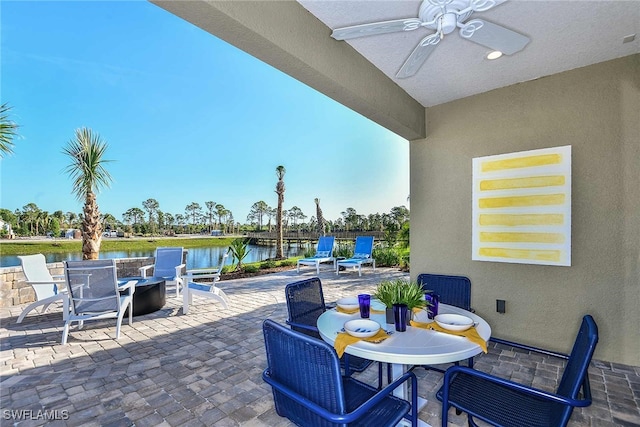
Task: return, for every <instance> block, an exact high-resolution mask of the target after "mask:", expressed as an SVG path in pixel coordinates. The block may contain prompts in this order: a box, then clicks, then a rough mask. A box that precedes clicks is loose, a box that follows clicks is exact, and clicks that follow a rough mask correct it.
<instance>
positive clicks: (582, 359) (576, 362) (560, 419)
mask: <svg viewBox="0 0 640 427" xmlns="http://www.w3.org/2000/svg"><path fill="white" fill-rule="evenodd" d="M597 343H598V327H597V325H596V323H595V321H594V320H593V318H592V317H591V316H590V315H586V316H584V317H583V318H582V324H581V326H580V330H579V332H578V335H577V337H576V339H575V342H574V344H573V349H572V351H571V354H570V355H569V356H566V355H560V356H562V357H563V358H566V359H567V362H566V365H565V368H564V373H563V374H562V378H561V380H560V383H559V385H558V388H557V390H556V392H555V393H550V392H547V391H543V390H540V389H536V388H533V387H530V386H527V385H524V384H519V383H516V382H513V381H509V380H506V379H503V378H499V377H496V376H493V375H490V374H487V373H484V372H480V371H476V370H473V369H470V368H466V367H462V366H452V367H451V368H449V369H447V372H446V373H445V375H444V384H443V386H442V388H441V389H440V390H439V391H438V393H437V394H436V396H437V397H438V399H439V400H441V401H442V426H443V427H445V426H446V425H447V422H448V410H449V408H450V407H451V406H453V407H454V408H456V410H458V411H462V412H466V413H467V416H468V419H469V425H470V426H476V424H475V422H474V421H473V417H476V418H479V419H481V420H483V421H485V422H488V423H490V424H492V425H494V426H513V427H556V426H566V425H567V423H568V422H569V418H571V414H572V412H573V408H574V407H585V406H589V405H590V404H591V389H590V387H589V373H588V368H589V363H590V362H591V357H592V356H593V352H594V351H595V348H596V344H597ZM510 344H511V345H512V346H514V347H523V348H526V349H528V350H530V351H535V352H536V353H542V354H545V355H547V356H548V355H558V354H557V353H556V354H554V353H552V352H548V351H546V350H541V349H537V350H536V349H534V348H533V347H529V346H521V345H519V344H517V343H510ZM581 390H582V396H580V391H581Z"/></svg>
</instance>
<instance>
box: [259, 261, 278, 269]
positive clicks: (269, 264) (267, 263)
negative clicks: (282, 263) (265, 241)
mask: <svg viewBox="0 0 640 427" xmlns="http://www.w3.org/2000/svg"><path fill="white" fill-rule="evenodd" d="M277 266H278V264H277V263H276V262H275V261H273V260H268V261H262V262H261V263H260V268H261V269H267V268H276V267H277Z"/></svg>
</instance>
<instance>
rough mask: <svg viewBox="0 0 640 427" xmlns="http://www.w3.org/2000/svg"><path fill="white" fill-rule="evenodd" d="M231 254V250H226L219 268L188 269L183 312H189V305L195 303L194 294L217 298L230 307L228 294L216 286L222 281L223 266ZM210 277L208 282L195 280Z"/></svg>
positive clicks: (183, 292)
mask: <svg viewBox="0 0 640 427" xmlns="http://www.w3.org/2000/svg"><path fill="white" fill-rule="evenodd" d="M228 256H229V252H226V253H225V254H224V255H223V256H222V261H221V262H220V267H218V268H199V269H194V270H187V273H186V274H185V275H184V279H185V281H186V286H185V287H184V288H183V289H182V314H187V313H189V305H190V304H192V303H193V296H194V295H195V296H198V297H203V298H210V299H213V300H216V301H218V302H220V304H222V307H224V308H228V307H229V304H228V300H227V295H226V294H225V293H224V292H223V291H222V289H220V288H218V287H217V286H216V282H218V281H220V275H221V274H222V267H224V264H225V262H226V260H227V257H228ZM202 279H208V280H207V281H206V282H202V281H200V282H195V280H202Z"/></svg>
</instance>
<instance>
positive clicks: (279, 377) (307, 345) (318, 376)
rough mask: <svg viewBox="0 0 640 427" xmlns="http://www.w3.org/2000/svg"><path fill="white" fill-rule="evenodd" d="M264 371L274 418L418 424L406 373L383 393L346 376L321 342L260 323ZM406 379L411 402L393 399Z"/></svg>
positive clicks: (306, 422)
mask: <svg viewBox="0 0 640 427" xmlns="http://www.w3.org/2000/svg"><path fill="white" fill-rule="evenodd" d="M262 330H263V333H264V344H265V349H266V352H267V368H266V369H265V370H264V372H263V374H262V378H263V379H264V381H265V382H266V383H267V384H269V385H270V386H271V387H272V389H273V400H274V404H275V409H276V412H277V414H278V415H280V416H281V417H286V418H288V419H289V420H291V421H292V422H293V423H294V424H296V425H298V426H304V427H307V426H314V427H316V426H317V427H325V426H326V427H329V426H336V427H337V426H346V425H349V426H352V427H355V426H362V427H370V426H376V427H383V426H389V427H391V426H395V425H397V424H398V423H399V422H400V421H401V420H402V419H403V418H406V419H408V420H409V421H410V422H411V425H412V426H417V420H418V417H417V392H418V382H417V379H416V376H415V374H414V373H413V372H407V373H405V374H404V375H402V376H401V377H400V378H398V379H397V380H396V381H394V382H392V383H391V384H389V385H388V386H386V387H385V388H384V389H382V390H377V389H375V388H374V387H372V386H370V385H368V384H365V383H363V382H361V381H358V380H356V379H354V378H352V377H344V376H342V374H341V371H340V362H339V359H338V354H337V353H336V351H335V349H334V348H333V347H332V346H331V345H329V344H327V343H326V342H324V341H321V340H317V339H315V338H312V337H309V336H308V335H305V334H301V333H299V332H296V331H293V330H290V329H287V328H286V327H284V326H283V325H280V324H278V323H276V322H274V321H272V320H270V319H267V320H265V321H264V322H263V325H262ZM406 381H409V382H410V383H411V403H409V402H407V401H406V400H404V399H401V398H399V397H396V396H393V394H392V393H393V390H394V389H395V388H397V387H398V386H400V385H401V384H403V383H404V382H406Z"/></svg>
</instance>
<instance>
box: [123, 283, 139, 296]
mask: <svg viewBox="0 0 640 427" xmlns="http://www.w3.org/2000/svg"><path fill="white" fill-rule="evenodd" d="M136 283H138V281H137V280H129V281H128V282H127V283H125V284H124V285H119V286H118V292H124V291H126V290H128V291H129V294H133V293H134V292H135V290H136Z"/></svg>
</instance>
